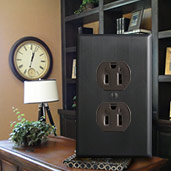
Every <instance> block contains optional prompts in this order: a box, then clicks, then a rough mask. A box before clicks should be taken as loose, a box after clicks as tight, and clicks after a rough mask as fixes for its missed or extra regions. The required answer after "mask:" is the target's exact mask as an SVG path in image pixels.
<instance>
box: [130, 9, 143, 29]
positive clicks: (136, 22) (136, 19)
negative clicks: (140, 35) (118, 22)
mask: <svg viewBox="0 0 171 171" xmlns="http://www.w3.org/2000/svg"><path fill="white" fill-rule="evenodd" d="M142 16H143V10H139V11H135V12H133V13H132V17H131V20H130V23H129V27H128V31H133V30H137V29H140V25H141V20H142Z"/></svg>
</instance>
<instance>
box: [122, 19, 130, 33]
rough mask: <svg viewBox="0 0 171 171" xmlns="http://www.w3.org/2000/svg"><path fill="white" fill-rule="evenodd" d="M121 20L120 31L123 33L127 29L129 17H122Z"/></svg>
mask: <svg viewBox="0 0 171 171" xmlns="http://www.w3.org/2000/svg"><path fill="white" fill-rule="evenodd" d="M121 20H122V21H121V22H122V24H121V30H122V31H121V33H122V34H124V33H125V32H126V31H128V27H129V22H130V19H129V18H125V17H122V19H121Z"/></svg>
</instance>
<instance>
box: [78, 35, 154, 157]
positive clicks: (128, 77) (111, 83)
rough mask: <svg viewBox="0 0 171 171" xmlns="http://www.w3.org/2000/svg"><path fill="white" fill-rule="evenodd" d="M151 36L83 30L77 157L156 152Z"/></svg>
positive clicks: (79, 68) (79, 50) (150, 153)
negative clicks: (97, 32)
mask: <svg viewBox="0 0 171 171" xmlns="http://www.w3.org/2000/svg"><path fill="white" fill-rule="evenodd" d="M150 42H151V36H150V35H147V34H141V35H140V34H139V35H137V34H129V35H124V34H121V35H106V34H104V35H80V36H79V37H78V47H77V53H78V54H77V55H78V56H77V60H78V64H79V65H78V68H77V69H78V70H77V71H78V72H77V74H78V75H77V76H78V77H77V104H78V105H77V141H76V156H77V157H80V158H82V157H85V158H86V157H90V158H91V157H97V158H99V157H104V158H105V157H106V158H112V157H120V156H122V157H130V156H131V157H147V156H151V155H152V140H151V137H152V135H151V134H152V115H151V113H152V103H151V102H152V99H151V98H152V94H151V93H152V91H151V87H152V83H151V81H152V78H151V76H152V67H151V66H152V65H151V64H152V58H151V43H150Z"/></svg>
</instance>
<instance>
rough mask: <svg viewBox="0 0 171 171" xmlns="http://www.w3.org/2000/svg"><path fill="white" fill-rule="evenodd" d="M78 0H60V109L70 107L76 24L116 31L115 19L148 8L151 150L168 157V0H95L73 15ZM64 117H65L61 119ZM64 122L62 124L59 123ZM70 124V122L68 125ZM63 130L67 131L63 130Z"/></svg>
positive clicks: (170, 41) (170, 78) (170, 42)
mask: <svg viewBox="0 0 171 171" xmlns="http://www.w3.org/2000/svg"><path fill="white" fill-rule="evenodd" d="M81 2H82V0H74V1H72V2H71V1H70V0H61V9H62V10H61V11H62V61H63V110H64V111H65V112H67V113H68V115H69V113H70V112H69V110H73V109H72V103H73V100H72V98H73V96H75V95H76V80H74V79H71V71H72V61H73V59H75V58H76V59H77V53H76V44H77V35H78V27H82V26H84V25H85V24H89V23H92V22H98V23H99V29H98V30H99V34H116V31H117V30H116V29H117V27H116V19H117V18H120V17H122V16H124V15H127V14H129V13H132V12H134V11H137V10H141V9H144V10H146V9H151V20H152V23H151V24H152V53H153V60H152V61H153V62H152V65H153V66H152V68H153V78H152V79H153V80H152V81H153V87H152V92H153V104H152V110H153V112H152V116H153V154H154V155H158V156H162V157H170V158H171V152H170V148H171V145H170V143H169V142H170V141H171V130H170V127H171V121H169V112H170V101H171V91H170V87H171V75H165V62H166V48H167V47H171V20H169V18H170V14H171V1H170V0H165V1H163V0H99V4H98V6H97V7H96V8H93V9H91V10H89V11H86V12H83V13H81V14H78V15H74V11H75V10H77V9H78V8H79V6H80V4H81ZM63 119H64V121H63V120H62V121H61V123H62V129H65V131H63V130H62V129H61V130H62V132H63V135H64V136H70V135H68V133H69V131H68V130H69V129H70V127H72V128H73V127H75V126H74V125H75V123H74V121H73V122H70V121H68V120H67V119H66V118H65V117H64V116H63ZM65 119H66V120H65ZM63 124H65V126H63ZM69 125H72V126H69ZM65 132H67V134H65Z"/></svg>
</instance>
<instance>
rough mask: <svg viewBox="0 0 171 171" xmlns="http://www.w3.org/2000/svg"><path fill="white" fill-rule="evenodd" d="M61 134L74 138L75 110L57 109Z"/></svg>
mask: <svg viewBox="0 0 171 171" xmlns="http://www.w3.org/2000/svg"><path fill="white" fill-rule="evenodd" d="M58 112H59V115H60V126H61V127H60V130H61V135H62V136H65V137H69V138H74V139H76V111H74V110H73V111H72V110H58Z"/></svg>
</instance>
